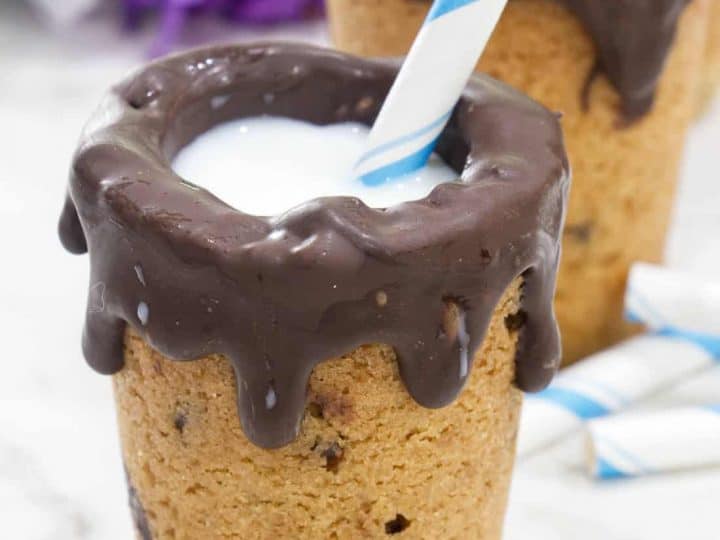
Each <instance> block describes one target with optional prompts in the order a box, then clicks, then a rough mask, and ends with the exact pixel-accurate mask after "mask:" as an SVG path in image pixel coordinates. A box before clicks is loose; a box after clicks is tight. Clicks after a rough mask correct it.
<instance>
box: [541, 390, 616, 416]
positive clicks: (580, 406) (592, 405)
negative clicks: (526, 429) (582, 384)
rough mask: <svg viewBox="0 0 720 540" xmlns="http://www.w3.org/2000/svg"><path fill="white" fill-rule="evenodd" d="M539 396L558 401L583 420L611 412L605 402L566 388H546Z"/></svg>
mask: <svg viewBox="0 0 720 540" xmlns="http://www.w3.org/2000/svg"><path fill="white" fill-rule="evenodd" d="M537 397H539V398H542V399H547V400H549V401H552V402H554V403H557V404H558V405H561V406H563V407H565V408H566V409H567V410H569V411H570V412H571V413H573V414H575V415H576V416H577V417H579V418H582V419H583V420H590V419H591V418H599V417H601V416H607V415H608V414H610V409H608V408H607V407H605V406H604V405H603V404H601V403H598V402H597V401H595V400H594V399H591V398H589V397H587V396H584V395H582V394H580V393H578V392H575V391H574V390H568V389H566V388H553V387H550V388H546V389H545V390H543V391H542V392H540V393H538V394H537Z"/></svg>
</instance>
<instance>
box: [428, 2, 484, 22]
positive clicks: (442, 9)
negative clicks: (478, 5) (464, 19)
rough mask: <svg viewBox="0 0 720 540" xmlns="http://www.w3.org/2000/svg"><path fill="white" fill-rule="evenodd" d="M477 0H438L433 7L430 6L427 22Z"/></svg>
mask: <svg viewBox="0 0 720 540" xmlns="http://www.w3.org/2000/svg"><path fill="white" fill-rule="evenodd" d="M477 1H478V0H436V1H435V3H434V4H433V6H432V8H430V13H428V16H427V19H426V20H425V24H427V23H429V22H430V21H434V20H435V19H438V18H440V17H442V16H443V15H447V14H448V13H450V12H451V11H455V10H456V9H459V8H461V7H463V6H466V5H468V4H472V3H474V2H477Z"/></svg>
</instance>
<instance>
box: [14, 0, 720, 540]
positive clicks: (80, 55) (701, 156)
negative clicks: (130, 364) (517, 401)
mask: <svg viewBox="0 0 720 540" xmlns="http://www.w3.org/2000/svg"><path fill="white" fill-rule="evenodd" d="M18 5H19V4H18V3H17V1H15V2H13V1H10V0H4V1H3V2H2V5H0V122H1V124H0V125H1V126H2V129H0V165H1V166H0V189H1V191H0V193H2V196H0V241H1V242H0V246H2V248H1V251H0V253H1V255H0V335H2V336H3V338H4V339H3V340H2V345H3V349H2V352H3V359H2V360H3V362H2V363H3V371H2V377H0V538H8V539H20V540H50V539H53V540H57V539H62V540H65V539H68V540H81V539H93V540H95V539H97V540H127V539H129V538H131V528H130V522H129V518H128V513H127V510H126V500H125V499H126V492H125V486H124V479H123V473H122V467H121V463H120V459H119V450H118V443H117V435H116V431H115V425H114V411H113V406H112V401H111V394H110V383H109V380H108V379H107V378H104V377H101V376H99V375H96V374H95V373H93V372H92V371H91V370H90V369H89V368H88V367H86V366H85V365H84V362H83V360H82V356H81V353H80V327H81V324H82V319H83V310H84V298H85V294H86V281H87V259H86V258H84V257H72V256H70V255H68V254H66V253H64V252H63V251H62V249H61V248H60V245H59V243H58V241H57V238H56V234H55V227H56V219H57V216H58V212H59V209H60V205H61V201H62V197H63V192H64V189H65V180H66V173H67V169H68V165H69V160H70V155H71V153H72V151H73V147H74V145H75V142H76V139H77V135H78V133H79V131H80V127H81V125H82V123H83V121H84V120H85V119H86V117H87V115H88V114H89V112H90V110H91V109H92V108H93V106H94V105H95V104H96V103H97V101H98V99H99V97H100V95H101V94H102V92H103V90H104V89H105V88H106V87H107V86H108V84H109V83H111V82H113V81H115V80H116V79H118V77H120V76H122V74H123V73H125V72H126V71H127V70H128V69H130V68H131V67H133V66H134V65H136V64H138V63H139V62H141V61H142V48H141V46H139V45H138V44H137V42H135V43H132V44H131V43H129V42H126V41H125V42H124V41H121V40H120V38H119V36H118V35H117V32H115V31H114V30H112V28H111V27H110V26H109V25H108V24H106V23H105V22H102V21H99V22H95V23H93V24H90V25H88V26H85V27H84V29H83V31H82V32H80V31H79V30H78V29H73V28H70V29H65V30H62V31H58V32H57V33H48V32H47V31H43V30H42V28H41V26H40V25H39V24H38V23H37V21H35V20H34V19H33V18H32V17H31V16H30V14H29V13H28V12H27V11H26V10H24V9H20V8H19V7H18ZM307 30H308V29H305V30H297V29H290V30H287V29H278V30H276V31H275V32H274V33H275V34H277V35H288V33H289V34H290V35H291V36H292V35H294V36H295V37H300V36H302V37H304V38H306V39H311V40H314V41H317V40H322V39H323V32H322V29H321V28H318V27H314V28H310V29H309V32H310V33H309V34H307V33H305V32H306V31H307ZM200 31H201V32H202V29H200ZM232 37H235V38H247V39H249V38H252V37H255V35H254V34H252V33H250V32H238V31H236V32H235V34H234V35H233V36H232ZM719 141H720V102H718V103H716V106H715V108H714V111H713V112H712V114H711V115H710V116H708V117H707V118H706V119H705V120H703V121H702V122H701V123H700V124H698V125H697V126H696V127H695V128H694V130H693V133H692V137H691V141H690V146H689V149H688V157H687V163H686V165H685V174H684V181H683V184H682V188H681V193H680V201H679V204H678V211H677V216H676V219H675V226H674V229H673V235H672V237H671V240H670V247H669V261H670V263H671V264H672V265H674V266H678V267H684V268H686V269H690V270H694V271H698V272H701V273H706V274H713V273H715V274H716V275H717V270H716V269H717V268H718V264H720V234H719V233H720V178H718V173H717V171H718V165H717V160H718V155H719V154H720V142H719ZM698 401H699V402H711V401H720V368H719V369H717V370H715V371H714V372H711V373H708V374H707V375H705V376H703V377H701V378H699V379H697V380H694V381H688V382H687V383H685V384H683V385H680V386H679V387H678V388H676V389H674V390H673V391H672V392H668V393H666V394H664V395H662V396H657V397H656V398H654V399H653V400H651V401H650V402H649V403H648V404H647V405H645V406H662V405H666V404H672V403H686V402H698ZM582 455H583V454H582V449H581V444H580V440H579V438H578V439H570V440H568V441H565V442H562V443H560V444H558V445H557V446H555V447H553V448H552V449H550V450H549V451H547V452H545V453H543V454H541V455H538V456H535V457H532V458H530V459H527V460H525V461H523V462H522V463H520V464H519V465H518V467H517V472H516V476H515V481H514V485H513V490H512V495H511V502H510V510H509V515H508V525H507V534H506V538H507V539H508V540H530V539H532V540H546V539H547V540H575V539H579V538H582V539H585V540H595V539H598V540H646V539H647V540H650V539H653V540H676V539H678V538H683V539H689V540H714V539H717V538H720V512H719V511H718V508H719V507H720V469H712V470H701V471H694V472H688V473H682V474H675V475H669V476H662V477H657V478H647V479H642V480H631V481H620V482H612V483H605V484H598V483H596V482H594V481H592V480H590V479H588V477H587V476H586V475H585V473H584V472H583V470H582V467H581V463H582Z"/></svg>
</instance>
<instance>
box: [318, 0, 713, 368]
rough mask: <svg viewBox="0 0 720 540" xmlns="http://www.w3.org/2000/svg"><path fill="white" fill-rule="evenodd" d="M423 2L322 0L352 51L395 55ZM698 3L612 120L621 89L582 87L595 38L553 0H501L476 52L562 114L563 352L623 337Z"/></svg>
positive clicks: (688, 100)
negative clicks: (627, 297) (641, 87)
mask: <svg viewBox="0 0 720 540" xmlns="http://www.w3.org/2000/svg"><path fill="white" fill-rule="evenodd" d="M717 3H720V2H717ZM427 7H428V3H427V2H423V1H418V0H330V1H329V15H330V20H331V28H332V34H333V38H334V40H335V42H336V44H337V45H338V46H339V48H340V49H342V50H345V51H350V52H353V53H356V54H362V55H368V56H396V55H401V54H404V53H405V52H406V51H407V49H408V48H409V45H410V44H411V43H412V40H413V37H414V36H415V34H416V32H417V30H418V28H419V27H420V25H421V24H422V21H423V20H424V17H425V15H426V12H427ZM708 8H709V4H708V2H707V1H706V0H694V1H693V2H691V3H690V4H689V5H688V7H687V8H686V11H685V13H684V15H683V17H682V19H681V22H680V25H679V30H678V35H677V38H676V43H675V46H674V48H673V50H672V53H671V54H670V57H669V59H668V62H667V65H666V69H665V72H664V74H663V76H662V80H661V81H660V84H659V88H658V92H657V99H656V101H655V105H654V108H653V109H652V111H651V112H650V113H649V114H647V115H646V116H644V117H643V118H641V119H640V120H639V121H637V122H634V123H633V124H632V125H623V119H622V118H621V117H620V115H619V114H620V113H619V104H620V98H619V96H618V94H617V92H616V91H615V90H614V88H613V87H612V86H611V84H610V83H609V82H608V80H607V79H606V78H605V77H604V76H602V75H600V76H598V77H597V78H596V79H595V80H594V81H593V82H592V84H591V85H590V86H589V87H587V82H588V76H589V74H590V73H591V72H592V71H593V66H594V65H595V59H596V54H595V46H594V43H593V41H592V40H591V38H590V37H589V35H588V34H587V32H586V31H585V29H584V27H583V26H582V25H581V24H580V22H579V21H578V20H577V19H576V18H575V17H574V16H573V15H572V14H571V13H570V12H569V11H568V10H567V9H566V8H564V7H563V6H562V5H561V4H560V3H559V2H557V1H556V0H512V1H511V2H509V3H508V6H507V8H506V10H505V13H504V14H503V16H502V19H501V21H500V24H499V25H498V27H497V28H496V30H495V33H494V34H493V37H492V39H491V40H490V43H489V45H488V48H487V49H486V51H485V54H484V56H483V58H482V59H481V61H480V64H479V66H478V70H480V71H483V72H486V73H488V74H490V75H492V76H494V77H496V78H499V79H501V80H503V81H505V82H507V83H509V84H511V85H513V86H515V87H517V88H520V89H521V90H523V91H525V92H526V93H528V94H529V95H530V96H531V97H533V98H535V99H536V100H538V101H540V102H541V103H543V104H544V105H545V106H547V107H548V108H550V109H551V110H556V111H560V112H562V114H563V120H562V123H563V128H564V132H565V137H566V144H567V149H568V154H569V157H570V163H571V166H572V169H573V184H572V189H571V194H570V203H569V210H568V217H567V222H566V229H565V234H564V238H563V258H562V262H561V267H560V274H559V277H558V280H559V281H558V291H557V296H556V303H555V309H556V313H557V316H558V320H559V323H560V329H561V331H562V334H563V348H564V359H565V362H571V361H574V360H577V359H579V358H581V357H583V356H585V355H587V354H589V353H591V352H593V351H596V350H599V349H602V348H604V347H606V346H608V345H610V344H611V343H613V342H616V341H618V340H620V339H621V338H622V337H624V336H625V335H627V333H628V332H629V331H630V329H629V327H628V326H627V325H625V324H624V323H623V322H622V308H623V295H624V289H625V283H626V277H627V273H628V270H629V267H630V265H631V264H632V262H633V261H638V260H641V261H649V262H658V261H660V260H661V258H662V254H663V250H664V243H665V235H666V231H667V227H668V222H669V219H670V215H671V209H672V203H673V198H674V194H675V187H676V182H677V177H678V168H679V163H680V157H681V154H682V150H683V145H684V141H685V135H686V130H687V127H688V125H689V124H690V122H691V119H692V117H693V116H694V111H695V108H696V101H697V100H696V95H697V94H696V91H697V86H698V84H699V74H700V71H701V63H702V61H703V49H704V47H705V36H706V30H707V17H708ZM586 87H587V88H588V90H589V92H588V93H587V107H584V104H583V99H582V97H583V94H584V90H585V88H586Z"/></svg>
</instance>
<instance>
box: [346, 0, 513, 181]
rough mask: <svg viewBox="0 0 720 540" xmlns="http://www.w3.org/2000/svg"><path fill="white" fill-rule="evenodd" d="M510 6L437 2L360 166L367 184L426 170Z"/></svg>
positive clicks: (490, 0)
mask: <svg viewBox="0 0 720 540" xmlns="http://www.w3.org/2000/svg"><path fill="white" fill-rule="evenodd" d="M506 3H507V0H435V2H434V3H433V5H432V7H431V8H430V12H429V13H428V16H427V19H426V20H425V24H424V25H423V27H422V28H421V29H420V32H419V33H418V36H417V38H416V39H415V42H414V43H413V46H412V48H411V49H410V52H409V54H408V56H407V59H406V60H405V62H404V63H403V66H402V68H401V69H400V73H399V74H398V76H397V79H396V80H395V83H394V84H393V87H392V88H391V90H390V93H389V94H388V96H387V99H386V100H385V103H384V104H383V107H382V110H381V111H380V114H379V115H378V117H377V120H376V121H375V125H374V126H373V129H372V131H371V132H370V135H369V137H368V144H367V151H366V152H365V153H364V154H363V156H362V157H361V158H360V160H359V161H358V163H357V165H356V170H355V173H356V175H357V176H358V177H359V178H361V179H362V181H363V183H364V184H366V185H378V184H382V183H384V182H386V181H387V180H389V179H391V178H394V177H398V176H403V175H406V174H409V173H412V172H414V171H416V170H418V169H421V168H422V167H424V166H425V164H426V163H427V160H428V158H429V157H430V155H431V154H432V151H433V149H434V147H435V143H436V142H437V139H438V137H439V136H440V133H441V132H442V130H443V128H444V127H445V125H446V124H447V122H448V120H449V119H450V115H451V114H452V110H453V108H454V107H455V104H456V103H457V101H458V99H459V98H460V95H461V94H462V91H463V89H464V88H465V85H466V84H467V81H468V79H469V78H470V76H471V75H472V72H473V70H474V68H475V65H476V64H477V61H478V59H479V58H480V55H481V54H482V51H483V49H485V45H486V44H487V42H488V40H489V39H490V35H491V34H492V31H493V29H494V28H495V26H496V25H497V22H498V20H499V19H500V15H501V14H502V11H503V9H504V8H505V4H506Z"/></svg>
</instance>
